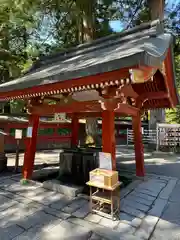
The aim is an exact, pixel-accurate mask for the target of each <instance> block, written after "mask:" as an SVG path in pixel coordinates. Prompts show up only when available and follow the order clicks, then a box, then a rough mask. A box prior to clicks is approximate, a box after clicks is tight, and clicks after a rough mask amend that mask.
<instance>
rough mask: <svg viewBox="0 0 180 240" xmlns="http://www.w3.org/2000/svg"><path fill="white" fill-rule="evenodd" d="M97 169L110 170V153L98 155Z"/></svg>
mask: <svg viewBox="0 0 180 240" xmlns="http://www.w3.org/2000/svg"><path fill="white" fill-rule="evenodd" d="M99 168H103V169H107V170H112V157H111V154H110V153H105V152H100V153H99Z"/></svg>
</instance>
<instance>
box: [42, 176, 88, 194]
mask: <svg viewBox="0 0 180 240" xmlns="http://www.w3.org/2000/svg"><path fill="white" fill-rule="evenodd" d="M43 187H44V188H46V189H49V190H53V191H56V192H59V193H62V194H64V195H66V196H69V197H76V196H77V195H78V194H79V193H82V190H83V187H81V186H76V185H68V184H67V185H66V184H64V183H61V182H60V181H58V180H48V181H45V182H43Z"/></svg>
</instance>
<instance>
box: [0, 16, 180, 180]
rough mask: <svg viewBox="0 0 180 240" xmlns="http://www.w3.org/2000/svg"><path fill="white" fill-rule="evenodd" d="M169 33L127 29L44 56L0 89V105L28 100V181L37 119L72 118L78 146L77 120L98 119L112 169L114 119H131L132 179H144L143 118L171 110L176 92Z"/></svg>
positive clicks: (153, 25)
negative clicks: (156, 111) (62, 115)
mask: <svg viewBox="0 0 180 240" xmlns="http://www.w3.org/2000/svg"><path fill="white" fill-rule="evenodd" d="M173 41H174V37H173V35H172V34H171V33H169V32H166V31H165V30H164V24H163V22H161V21H159V20H157V21H153V22H150V23H145V24H142V25H140V26H137V27H134V28H132V29H130V30H127V31H124V32H121V33H117V34H112V35H110V36H107V37H104V38H101V39H98V40H94V41H92V42H91V43H85V44H82V45H79V46H77V47H74V48H71V49H67V50H65V51H63V52H60V53H57V54H54V55H51V56H47V57H42V58H40V60H38V61H37V62H35V64H34V65H33V66H32V68H31V69H30V70H29V71H28V72H27V73H26V74H25V75H24V76H22V77H20V78H18V79H15V80H12V81H9V82H7V83H4V84H1V85H0V100H6V101H10V100H14V99H24V100H25V101H27V110H28V113H29V126H31V127H32V128H31V129H32V135H31V136H29V138H28V140H27V146H26V152H25V156H24V167H23V177H24V179H30V178H31V176H32V172H33V166H34V158H35V152H36V139H37V133H38V125H39V117H40V116H45V115H46V116H47V115H53V114H55V113H66V114H67V115H69V116H71V117H72V144H74V145H77V144H78V119H80V118H84V117H101V118H102V151H103V152H108V153H110V154H111V156H112V166H113V169H115V168H116V154H115V149H116V142H115V131H114V118H115V116H131V117H132V128H133V131H134V146H135V160H136V175H137V176H140V177H141V176H144V175H145V170H144V154H143V142H142V133H141V116H142V114H143V112H144V111H147V110H150V109H158V108H173V107H175V106H176V105H177V104H178V103H179V98H178V93H177V91H176V84H175V73H174V60H173Z"/></svg>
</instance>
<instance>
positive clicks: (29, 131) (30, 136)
mask: <svg viewBox="0 0 180 240" xmlns="http://www.w3.org/2000/svg"><path fill="white" fill-rule="evenodd" d="M32 129H33V128H32V127H28V128H27V137H28V138H32Z"/></svg>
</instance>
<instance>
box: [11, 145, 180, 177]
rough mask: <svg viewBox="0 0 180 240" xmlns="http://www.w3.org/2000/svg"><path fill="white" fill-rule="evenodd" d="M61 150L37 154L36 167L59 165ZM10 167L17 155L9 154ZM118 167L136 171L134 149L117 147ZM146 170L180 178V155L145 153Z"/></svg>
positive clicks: (20, 161) (21, 158) (20, 160)
mask: <svg viewBox="0 0 180 240" xmlns="http://www.w3.org/2000/svg"><path fill="white" fill-rule="evenodd" d="M59 152H60V150H57V149H56V150H45V151H40V152H37V153H36V158H35V165H36V167H38V166H41V165H42V164H44V163H46V164H58V161H59ZM7 157H8V166H9V167H13V166H14V164H15V153H8V154H7ZM116 158H117V167H118V168H119V169H120V170H121V171H122V170H127V171H133V172H134V171H135V169H136V165H135V154H134V150H133V148H132V147H129V148H128V147H127V146H125V145H124V146H117V147H116ZM23 161H24V154H23V153H21V154H20V157H19V166H22V165H23ZM144 161H145V169H146V172H147V173H154V174H159V175H164V176H171V177H177V178H180V155H179V154H174V155H170V154H165V153H159V154H156V153H153V154H152V152H148V151H145V153H144Z"/></svg>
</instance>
